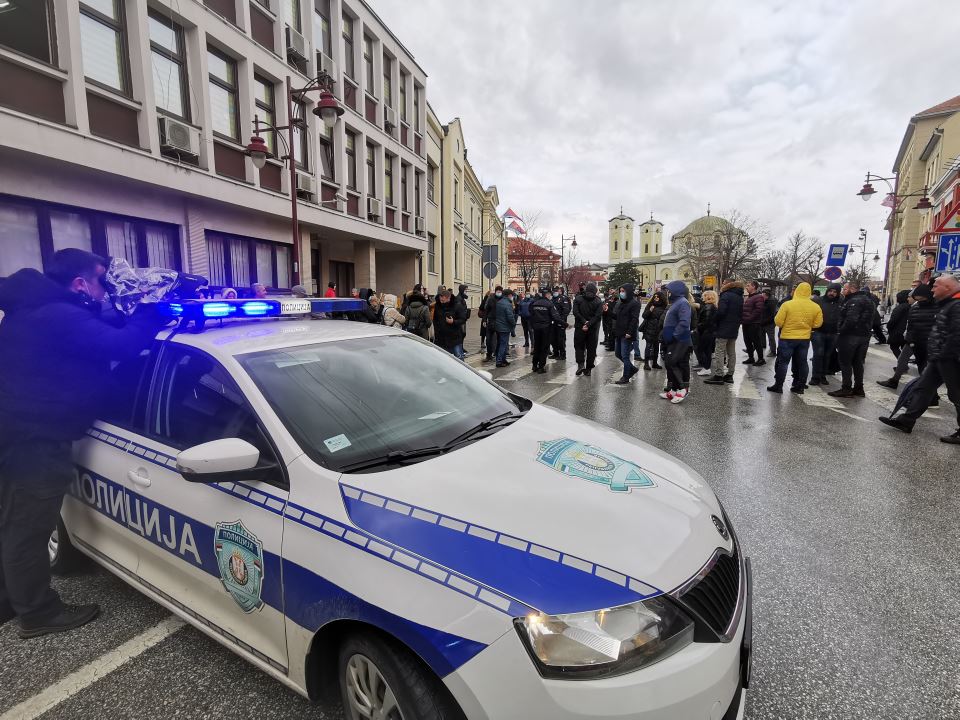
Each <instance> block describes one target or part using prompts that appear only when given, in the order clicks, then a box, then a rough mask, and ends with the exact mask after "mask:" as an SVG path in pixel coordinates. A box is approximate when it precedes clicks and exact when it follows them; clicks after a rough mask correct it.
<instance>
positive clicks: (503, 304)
mask: <svg viewBox="0 0 960 720" xmlns="http://www.w3.org/2000/svg"><path fill="white" fill-rule="evenodd" d="M494 316H495V318H496V320H495V322H496V328H497V332H498V333H502V332H513V328H514V327H516V325H517V316H516V315H515V314H514V312H513V300H511V299H510V298H508V297H502V298H500V299H499V300H498V301H497V306H496V309H495V310H494Z"/></svg>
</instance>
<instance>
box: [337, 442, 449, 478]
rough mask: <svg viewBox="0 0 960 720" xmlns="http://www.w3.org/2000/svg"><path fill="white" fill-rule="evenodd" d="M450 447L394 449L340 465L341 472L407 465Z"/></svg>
mask: <svg viewBox="0 0 960 720" xmlns="http://www.w3.org/2000/svg"><path fill="white" fill-rule="evenodd" d="M449 449H450V448H449V447H447V446H446V445H431V446H430V447H424V448H417V449H416V450H394V451H393V452H388V453H387V454H386V455H378V456H377V457H372V458H367V459H366V460H358V461H357V462H352V463H347V464H346V465H343V466H341V467H340V472H356V471H357V470H368V469H370V468H375V467H382V466H385V465H405V464H406V463H408V462H418V461H420V460H426V459H427V458H430V457H434V456H436V455H443V454H444V453H445V452H446V451H447V450H449Z"/></svg>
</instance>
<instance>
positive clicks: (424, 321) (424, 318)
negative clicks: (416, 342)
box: [404, 288, 430, 340]
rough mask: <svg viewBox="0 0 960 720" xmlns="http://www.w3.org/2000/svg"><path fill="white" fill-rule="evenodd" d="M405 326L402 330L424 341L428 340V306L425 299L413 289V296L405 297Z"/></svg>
mask: <svg viewBox="0 0 960 720" xmlns="http://www.w3.org/2000/svg"><path fill="white" fill-rule="evenodd" d="M404 317H405V318H406V324H405V325H404V329H405V330H406V331H407V332H411V333H413V334H414V335H419V336H420V337H422V338H423V339H424V340H429V339H430V306H429V305H427V300H426V298H425V297H424V296H423V295H422V294H421V293H420V292H419V291H417V289H416V288H414V292H413V294H411V295H409V296H408V297H407V311H406V313H405V314H404Z"/></svg>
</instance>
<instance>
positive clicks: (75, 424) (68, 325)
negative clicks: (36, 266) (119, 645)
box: [0, 248, 165, 638]
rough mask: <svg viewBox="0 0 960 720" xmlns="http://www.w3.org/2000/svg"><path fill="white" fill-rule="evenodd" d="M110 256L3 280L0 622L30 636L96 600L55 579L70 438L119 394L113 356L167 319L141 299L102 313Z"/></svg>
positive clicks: (62, 259)
mask: <svg viewBox="0 0 960 720" xmlns="http://www.w3.org/2000/svg"><path fill="white" fill-rule="evenodd" d="M105 272H106V261H105V260H104V259H103V258H101V257H99V256H97V255H94V254H92V253H89V252H87V251H85V250H78V249H76V248H68V249H65V250H60V251H59V252H57V253H55V254H54V256H53V258H52V260H51V262H50V266H49V268H48V269H47V272H46V275H42V274H40V273H39V272H38V271H36V270H32V269H26V270H19V271H18V272H16V273H14V274H13V275H11V276H10V278H9V279H8V280H7V281H6V282H5V283H4V284H3V286H2V287H0V310H2V311H3V312H4V313H5V314H6V315H5V317H4V319H3V321H2V322H0V623H3V622H6V621H7V620H10V619H11V618H13V617H14V616H19V625H20V627H19V634H20V636H21V637H23V638H28V637H38V636H40V635H45V634H47V633H51V632H60V631H64V630H72V629H73V628H77V627H80V626H81V625H83V624H85V623H87V622H90V621H91V620H93V619H94V618H95V617H96V616H97V614H98V613H99V608H98V607H97V606H96V605H64V603H63V602H62V601H61V600H60V597H59V596H58V595H57V593H56V592H55V591H54V590H53V589H52V588H51V587H50V560H49V556H48V553H47V543H48V541H49V540H50V536H51V534H52V533H53V531H54V530H55V529H56V527H57V521H58V519H59V517H60V505H61V503H62V502H63V497H64V494H65V493H66V491H67V487H68V486H69V484H70V482H71V481H72V480H73V477H74V465H73V460H72V457H71V452H72V450H71V443H72V442H73V441H74V440H79V439H80V438H82V437H83V435H84V433H85V432H86V430H87V428H89V427H90V425H91V424H92V423H93V421H94V420H95V419H96V418H97V416H98V415H99V413H100V412H101V410H102V408H103V404H104V401H106V400H108V399H109V396H110V363H111V362H113V361H120V360H125V359H130V358H135V357H136V356H137V355H139V354H140V352H141V351H143V350H144V349H145V348H147V347H149V345H150V343H151V342H152V341H153V339H154V337H155V336H156V333H157V330H159V329H160V328H161V327H162V326H163V325H164V324H165V322H164V321H162V320H157V316H156V315H155V314H154V313H153V309H152V308H140V309H138V310H137V311H136V312H135V313H134V315H133V316H132V317H131V318H130V320H129V321H128V322H126V323H125V324H124V323H121V322H119V320H120V318H119V317H117V318H111V319H110V320H109V321H108V320H107V319H106V317H105V315H106V314H105V313H104V315H103V316H102V315H101V304H102V301H103V300H104V297H105V295H106V292H105V289H104V286H103V284H102V283H101V279H102V277H103V275H104V273H105Z"/></svg>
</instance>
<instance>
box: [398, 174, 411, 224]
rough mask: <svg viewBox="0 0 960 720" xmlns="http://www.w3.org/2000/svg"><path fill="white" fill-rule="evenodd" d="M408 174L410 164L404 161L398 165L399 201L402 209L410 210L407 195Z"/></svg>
mask: <svg viewBox="0 0 960 720" xmlns="http://www.w3.org/2000/svg"><path fill="white" fill-rule="evenodd" d="M409 174H410V166H409V165H407V164H406V163H401V165H400V202H401V203H402V207H403V211H404V212H410V200H409V198H408V197H407V175H409Z"/></svg>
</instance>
